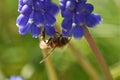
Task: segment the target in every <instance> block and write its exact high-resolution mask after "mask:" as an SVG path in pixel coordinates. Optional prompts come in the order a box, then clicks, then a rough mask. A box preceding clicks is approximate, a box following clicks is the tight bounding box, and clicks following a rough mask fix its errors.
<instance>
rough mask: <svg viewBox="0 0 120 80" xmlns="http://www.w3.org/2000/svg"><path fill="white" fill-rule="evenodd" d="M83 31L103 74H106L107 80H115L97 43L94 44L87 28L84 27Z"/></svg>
mask: <svg viewBox="0 0 120 80" xmlns="http://www.w3.org/2000/svg"><path fill="white" fill-rule="evenodd" d="M83 29H84V31H85V34H84V36H85V38H86V40H87V42H88V43H89V46H90V47H91V49H92V51H93V52H94V55H95V57H96V59H97V60H98V62H99V64H100V66H101V68H102V70H103V72H104V73H105V76H106V78H107V80H113V78H112V75H111V73H110V71H109V68H108V66H107V65H106V62H105V60H104V58H103V56H102V54H101V52H100V51H99V49H98V47H97V45H96V43H95V42H94V40H93V38H92V36H91V35H90V33H89V30H88V29H87V27H86V26H83Z"/></svg>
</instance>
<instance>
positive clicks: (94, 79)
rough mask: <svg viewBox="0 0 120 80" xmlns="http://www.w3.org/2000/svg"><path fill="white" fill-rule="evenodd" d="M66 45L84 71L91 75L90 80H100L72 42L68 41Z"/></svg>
mask: <svg viewBox="0 0 120 80" xmlns="http://www.w3.org/2000/svg"><path fill="white" fill-rule="evenodd" d="M68 46H69V48H70V50H71V51H72V53H73V54H74V55H75V57H76V58H77V59H78V61H79V64H80V65H81V66H82V67H83V69H84V70H85V72H86V73H87V74H88V75H89V76H90V77H91V80H101V79H100V76H99V75H98V73H97V72H96V70H95V69H94V68H93V67H92V65H91V64H90V62H89V61H88V60H87V59H86V58H84V57H83V55H82V54H81V52H80V51H79V50H78V49H77V48H76V47H75V46H74V45H73V44H72V43H69V45H68Z"/></svg>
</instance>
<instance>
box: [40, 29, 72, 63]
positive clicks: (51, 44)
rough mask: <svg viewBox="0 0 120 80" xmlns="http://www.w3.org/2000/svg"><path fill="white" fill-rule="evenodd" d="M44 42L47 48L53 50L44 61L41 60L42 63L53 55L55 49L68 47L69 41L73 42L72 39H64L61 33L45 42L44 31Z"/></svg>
mask: <svg viewBox="0 0 120 80" xmlns="http://www.w3.org/2000/svg"><path fill="white" fill-rule="evenodd" d="M42 40H43V41H44V46H45V48H50V49H51V50H50V52H49V54H48V55H46V56H45V57H44V58H43V60H41V62H40V63H42V62H43V61H45V59H46V58H48V57H49V56H50V55H51V54H52V52H53V51H54V49H55V48H61V47H64V46H65V45H67V44H68V43H69V41H70V40H71V37H69V38H68V37H64V36H63V35H62V34H60V33H59V32H56V33H55V35H54V36H53V37H50V38H49V39H48V40H45V32H44V30H43V32H42Z"/></svg>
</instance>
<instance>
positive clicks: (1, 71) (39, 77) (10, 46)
mask: <svg viewBox="0 0 120 80" xmlns="http://www.w3.org/2000/svg"><path fill="white" fill-rule="evenodd" d="M53 1H54V2H55V3H57V4H58V0H53ZM88 2H90V3H92V4H94V6H95V9H94V13H99V14H100V15H101V16H102V17H103V22H102V23H101V24H100V25H98V26H97V27H95V28H92V29H91V28H90V29H89V30H90V33H91V34H92V36H93V38H94V40H95V42H96V43H97V45H98V47H99V49H100V50H101V52H102V55H103V56H104V58H105V60H106V63H107V65H108V66H109V68H110V71H111V73H112V76H113V78H114V80H120V5H119V3H120V0H88ZM17 5H18V1H17V0H0V80H5V79H6V78H9V77H10V76H13V75H20V76H22V77H24V78H25V79H27V80H48V76H47V71H46V68H45V65H44V63H42V64H39V61H40V60H41V59H42V58H43V55H42V51H41V49H40V48H39V40H38V39H34V38H32V37H31V35H30V34H27V35H24V36H23V35H19V33H18V28H17V27H16V18H17V16H18V15H19V12H18V11H17ZM61 21H62V18H61V16H60V14H58V16H57V24H58V25H60V24H61ZM71 42H72V43H73V44H75V46H76V47H77V48H78V49H79V50H80V51H81V52H82V55H84V57H86V58H87V59H88V60H89V61H90V63H91V64H92V65H93V67H94V69H95V70H96V71H97V72H98V73H99V75H100V76H101V77H102V79H103V80H105V78H104V75H103V72H102V71H101V68H100V67H99V65H98V62H97V60H96V58H95V57H94V55H93V53H92V51H91V49H90V47H89V45H88V43H87V42H86V40H85V38H82V39H81V40H79V41H78V40H74V39H72V41H71ZM51 58H52V62H53V65H54V68H55V70H56V72H57V76H58V78H59V80H90V77H89V76H88V74H87V73H86V72H85V70H84V69H83V68H82V67H81V65H82V64H81V65H80V64H79V63H78V61H77V59H76V57H75V56H74V55H73V54H72V52H71V51H70V49H69V48H68V47H67V46H66V47H64V48H62V51H61V49H55V51H54V54H53V55H52V56H51Z"/></svg>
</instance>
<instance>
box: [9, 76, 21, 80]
mask: <svg viewBox="0 0 120 80" xmlns="http://www.w3.org/2000/svg"><path fill="white" fill-rule="evenodd" d="M7 80H23V78H22V77H21V76H11V77H10V78H9V79H7Z"/></svg>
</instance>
